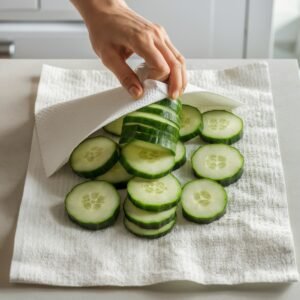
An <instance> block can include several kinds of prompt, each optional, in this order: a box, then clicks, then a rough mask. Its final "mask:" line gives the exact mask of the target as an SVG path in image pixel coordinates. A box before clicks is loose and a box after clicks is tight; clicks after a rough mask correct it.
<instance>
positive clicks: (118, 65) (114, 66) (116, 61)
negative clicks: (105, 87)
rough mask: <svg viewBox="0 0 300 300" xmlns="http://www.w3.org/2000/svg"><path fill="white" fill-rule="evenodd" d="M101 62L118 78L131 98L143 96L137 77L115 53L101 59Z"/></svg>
mask: <svg viewBox="0 0 300 300" xmlns="http://www.w3.org/2000/svg"><path fill="white" fill-rule="evenodd" d="M102 62H103V63H104V65H105V66H106V67H107V68H109V69H110V70H111V71H112V72H113V73H114V74H115V75H116V77H117V78H118V80H119V81H120V83H121V84H122V86H123V87H124V88H125V89H126V90H127V91H128V93H129V94H130V95H131V97H132V98H134V99H138V98H140V97H141V96H142V95H143V86H142V84H141V83H140V81H139V79H138V77H137V75H136V74H135V73H134V72H133V70H132V69H131V68H130V67H129V66H128V65H127V63H126V62H125V60H124V59H122V57H120V56H119V55H118V54H117V53H115V52H112V53H110V54H109V55H105V56H104V57H102Z"/></svg>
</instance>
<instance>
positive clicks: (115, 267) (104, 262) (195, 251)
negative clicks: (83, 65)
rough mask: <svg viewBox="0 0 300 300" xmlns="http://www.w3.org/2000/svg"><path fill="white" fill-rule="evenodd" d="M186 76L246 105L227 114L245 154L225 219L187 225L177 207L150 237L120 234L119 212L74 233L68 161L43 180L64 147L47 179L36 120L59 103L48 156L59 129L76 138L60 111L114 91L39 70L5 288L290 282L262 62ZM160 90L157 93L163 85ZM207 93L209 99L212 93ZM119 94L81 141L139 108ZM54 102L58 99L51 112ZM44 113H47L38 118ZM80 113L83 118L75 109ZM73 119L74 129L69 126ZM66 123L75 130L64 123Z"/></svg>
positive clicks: (106, 84) (88, 74)
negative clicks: (236, 119)
mask: <svg viewBox="0 0 300 300" xmlns="http://www.w3.org/2000/svg"><path fill="white" fill-rule="evenodd" d="M188 75H189V82H190V83H191V84H193V85H195V86H200V87H201V88H202V89H204V90H206V91H212V92H214V93H217V94H221V95H223V96H225V97H228V98H229V99H239V100H240V101H241V102H242V103H244V104H245V105H243V106H241V107H239V108H238V109H237V110H236V112H237V113H238V114H239V115H240V116H241V117H242V118H243V119H244V122H245V134H244V138H243V139H242V140H241V141H239V142H238V143H236V144H235V146H236V147H237V148H239V149H240V151H241V152H242V153H243V154H244V156H245V172H244V175H243V177H242V178H241V179H240V180H239V181H238V182H237V183H235V184H233V185H231V186H229V187H227V188H226V190H227V192H228V196H229V203H228V209H227V213H226V215H225V216H224V217H223V218H221V219H220V220H218V221H216V222H214V223H211V224H208V225H196V224H193V223H190V222H187V221H185V220H184V219H183V218H182V215H181V211H180V207H179V208H178V221H177V225H176V226H175V228H174V229H173V231H172V232H171V233H170V234H168V235H167V236H165V237H163V238H160V239H157V240H150V241H149V240H143V239H140V238H137V237H135V236H133V235H131V234H130V233H128V232H127V231H126V230H125V228H124V226H123V224H122V222H123V214H122V213H121V215H120V216H119V218H118V221H117V223H116V224H115V226H113V227H110V228H108V229H105V230H101V231H96V232H89V231H87V230H83V229H81V228H79V227H78V226H76V225H75V224H73V223H72V222H70V221H69V219H68V218H67V216H66V214H65V212H64V203H63V201H64V197H65V195H66V193H67V192H68V191H69V190H70V189H71V188H72V187H73V186H74V185H75V184H76V183H79V182H81V179H79V178H77V177H76V176H75V175H74V174H72V172H71V170H70V169H69V167H68V165H65V166H64V167H62V168H61V169H59V170H58V171H57V172H56V173H55V174H54V175H52V176H51V177H47V175H51V174H53V172H55V171H56V170H57V169H58V168H59V167H60V166H61V165H63V163H64V160H65V156H67V153H69V152H70V150H71V148H72V147H73V146H72V147H71V146H70V147H69V148H68V149H67V151H66V152H65V153H64V155H59V156H58V159H57V160H53V161H52V163H53V167H51V165H47V164H45V170H46V171H47V175H46V174H45V170H44V168H43V159H44V163H45V159H46V158H48V157H51V153H50V154H49V156H48V157H47V156H45V153H46V152H44V151H45V147H43V144H42V143H47V142H46V141H45V139H46V138H47V136H43V132H44V133H45V132H47V128H46V129H42V130H41V127H40V128H39V125H38V124H42V123H40V122H42V121H41V120H44V118H48V116H51V110H52V109H53V110H54V111H55V114H54V115H56V114H57V105H58V106H60V105H61V107H64V106H65V105H67V106H68V109H67V110H65V115H63V118H62V119H61V121H62V122H63V123H61V125H60V126H58V127H55V126H54V127H52V125H51V124H49V123H48V125H49V126H50V127H49V128H51V130H53V128H54V129H55V131H54V132H53V135H57V138H56V139H55V136H54V137H51V139H52V138H53V141H56V142H55V143H57V144H54V145H53V148H52V150H53V149H55V146H57V145H58V146H61V145H62V144H61V145H60V141H61V140H60V139H61V137H63V138H65V135H63V134H61V131H62V132H64V134H65V133H66V132H67V133H68V137H67V139H66V140H64V142H65V143H66V144H67V143H68V141H67V140H68V139H70V140H72V143H75V140H73V139H72V137H73V136H79V134H77V130H79V129H80V126H85V124H82V123H81V122H80V121H81V115H80V111H77V113H76V114H68V110H69V108H71V107H73V106H74V107H75V106H76V104H75V103H78V102H81V100H78V99H79V98H82V97H85V101H86V103H88V101H89V99H96V98H97V97H99V98H98V99H101V101H104V100H103V99H104V98H101V95H100V94H96V95H94V94H95V93H99V92H101V91H103V90H106V89H109V88H112V87H114V86H116V85H117V82H116V81H115V79H114V78H113V77H112V75H111V74H110V73H107V72H97V71H74V70H72V71H71V70H63V69H58V68H54V67H44V69H43V72H42V76H41V81H40V85H39V90H38V96H37V103H36V125H37V126H36V129H35V131H34V135H33V140H32V148H31V155H30V161H29V167H28V172H27V177H26V182H25V187H24V194H23V199H22V203H21V208H20V213H19V219H18V225H17V232H16V237H15V246H14V254H13V259H12V265H11V272H10V279H11V281H12V282H26V283H40V284H50V285H62V286H97V285H118V286H140V285H148V284H153V283H158V282H165V281H173V280H190V281H194V282H197V283H202V284H239V283H246V282H287V281H295V280H298V276H299V275H298V271H297V266H296V261H295V251H294V244H293V238H292V233H291V228H290V224H289V216H288V208H287V198H286V188H285V183H284V175H283V168H282V162H281V157H280V150H279V145H278V135H277V129H276V122H275V114H274V107H273V101H272V94H271V88H270V81H269V74H268V66H267V64H265V63H256V64H250V65H246V66H241V67H237V68H233V69H229V70H224V71H213V70H198V71H189V73H188ZM150 83H151V82H150ZM151 84H153V82H152V83H151ZM154 84H155V82H154ZM151 88H154V90H156V91H155V92H154V93H155V94H156V93H160V92H161V91H160V92H157V90H159V87H158V86H155V85H154V86H152V87H151V86H150V88H149V91H151ZM152 91H153V90H152ZM162 91H163V92H162V94H163V93H165V90H164V87H163V86H162ZM115 93H116V94H117V92H116V91H115ZM204 95H207V93H204ZM208 95H209V96H208V98H207V100H208V102H209V103H210V101H209V100H212V97H210V96H211V94H209V93H208ZM123 96H124V99H125V100H124V103H123V104H124V106H121V104H120V106H119V104H118V106H114V102H113V100H112V99H111V101H108V102H107V106H101V105H100V106H99V110H100V111H99V115H98V114H97V116H99V120H98V121H97V122H96V121H95V122H96V123H97V124H96V123H93V124H89V125H88V126H87V130H86V131H85V132H81V133H80V137H81V138H84V137H85V136H86V135H88V134H89V133H90V132H93V131H94V130H95V129H97V128H98V127H101V126H102V125H103V124H104V123H105V122H108V121H110V120H111V119H112V118H115V117H118V116H119V115H120V110H123V111H124V110H125V107H126V108H128V107H129V106H130V105H132V106H130V109H128V111H131V109H136V108H137V107H138V104H137V103H138V102H134V104H133V103H132V102H129V100H128V99H127V98H126V95H125V94H123ZM73 99H77V100H73ZM151 99H152V100H153V99H154V98H152V97H151ZM115 100H116V101H118V99H114V101H115ZM157 100H158V99H157ZM93 101H94V102H97V101H96V100H91V103H94V102H93ZM59 102H63V103H62V104H56V105H54V106H52V104H54V103H59ZM99 102H100V100H99ZM150 102H151V101H150ZM67 103H68V104H67ZM120 103H121V102H120ZM97 104H98V103H97ZM108 106H112V107H113V109H111V110H110V108H109V107H108ZM133 106H135V107H133ZM45 107H47V109H46V112H47V113H46V114H44V117H43V111H44V112H45V110H43V109H44V108H45ZM81 108H82V109H83V110H82V113H84V112H85V111H84V106H81ZM101 110H103V111H109V113H110V114H111V116H113V117H112V118H111V119H109V120H108V119H105V118H103V119H101V118H102V117H101ZM97 113H98V112H97ZM94 116H95V115H93V118H94ZM102 116H103V115H102ZM49 118H50V117H49ZM74 120H75V121H76V120H77V122H78V124H79V125H80V126H77V127H76V126H75V125H76V122H75V121H74ZM105 120H106V121H105ZM73 121H74V122H73ZM69 122H73V123H72V124H73V126H75V127H73V126H68V123H69ZM101 122H102V123H101ZM46 124H47V123H46ZM78 124H77V125H78ZM101 124H102V125H101ZM64 126H66V128H68V130H67V131H66V130H64ZM49 128H48V134H50V133H49ZM48 138H50V136H48ZM76 142H77V141H76ZM199 144H202V142H201V141H200V139H199V138H196V139H194V140H192V141H190V142H189V143H187V145H186V146H187V153H188V157H189V156H190V153H191V152H192V151H193V150H194V149H195V148H196V147H198V145H199ZM48 145H49V141H48ZM72 145H73V144H72ZM56 153H60V150H59V151H57V152H56ZM42 158H43V159H42ZM175 175H176V176H177V177H178V178H179V180H180V181H181V182H182V183H184V182H186V181H187V180H190V179H192V178H193V174H192V172H191V166H190V162H189V161H188V162H187V163H186V165H185V166H184V167H183V168H181V169H180V170H177V171H176V172H175ZM122 196H123V198H124V196H125V195H124V194H123V195H122Z"/></svg>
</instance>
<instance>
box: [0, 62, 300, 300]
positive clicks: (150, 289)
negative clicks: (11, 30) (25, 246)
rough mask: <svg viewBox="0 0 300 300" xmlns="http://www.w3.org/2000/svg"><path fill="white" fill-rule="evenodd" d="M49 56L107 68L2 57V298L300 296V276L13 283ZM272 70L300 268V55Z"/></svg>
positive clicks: (193, 65)
mask: <svg viewBox="0 0 300 300" xmlns="http://www.w3.org/2000/svg"><path fill="white" fill-rule="evenodd" d="M249 62H250V61H249V60H189V61H188V63H187V65H188V68H189V69H199V68H201V69H224V68H227V67H233V66H237V65H240V64H246V63H249ZM43 63H48V64H52V65H56V66H62V67H67V68H84V69H99V68H102V66H101V65H100V63H99V61H97V60H0V299H6V300H9V299H19V298H20V297H22V299H27V298H28V299H41V298H43V299H53V298H54V297H55V298H56V299H72V300H76V299H82V298H83V297H85V298H88V299H108V300H109V299H124V300H126V299H130V300H135V299H139V300H140V299H161V298H164V299H169V298H170V299H174V300H175V299H185V300H186V299H199V297H201V299H216V298H218V297H222V299H273V300H275V299H285V300H296V299H299V295H300V283H293V284H251V285H250V284H245V285H239V286H201V285H197V284H194V283H190V282H176V283H174V282H173V283H172V282H171V283H162V284H157V285H153V286H147V287H141V288H114V287H99V288H81V289H80V288H55V287H44V286H34V285H20V284H18V285H16V284H10V283H9V281H8V278H9V268H10V261H11V256H12V250H13V240H14V232H15V226H16V221H17V216H18V209H19V205H20V201H21V197H22V189H23V184H24V179H25V174H26V168H27V163H28V158H29V151H30V144H31V135H32V129H33V125H34V118H33V108H34V101H35V95H36V89H37V84H38V80H39V74H40V71H41V66H42V64H43ZM269 65H270V73H271V81H272V89H273V95H274V101H275V109H276V118H277V125H278V130H279V139H280V141H279V142H280V148H281V153H282V160H283V166H284V171H285V177H286V183H287V193H288V202H289V211H290V218H291V225H292V229H293V234H294V240H295V244H296V252H297V257H298V268H299V269H300V263H299V257H300V235H299V230H300V218H299V211H300V184H299V172H298V168H297V167H298V166H299V165H300V160H299V154H300V122H299V113H300V81H299V75H298V64H297V62H296V61H295V60H270V61H269Z"/></svg>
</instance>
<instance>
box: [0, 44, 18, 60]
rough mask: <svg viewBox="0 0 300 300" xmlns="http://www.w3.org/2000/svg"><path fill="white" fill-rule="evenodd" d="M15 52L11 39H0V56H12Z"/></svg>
mask: <svg viewBox="0 0 300 300" xmlns="http://www.w3.org/2000/svg"><path fill="white" fill-rule="evenodd" d="M14 54H15V44H14V42H11V41H0V58H12V57H13V56H14Z"/></svg>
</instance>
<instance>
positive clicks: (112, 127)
mask: <svg viewBox="0 0 300 300" xmlns="http://www.w3.org/2000/svg"><path fill="white" fill-rule="evenodd" d="M124 118H125V116H123V117H121V118H119V119H117V120H115V121H113V122H111V123H109V124H107V125H106V126H104V127H103V129H104V130H105V131H106V132H108V133H111V134H113V135H116V136H120V135H121V133H122V126H123V120H124Z"/></svg>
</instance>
